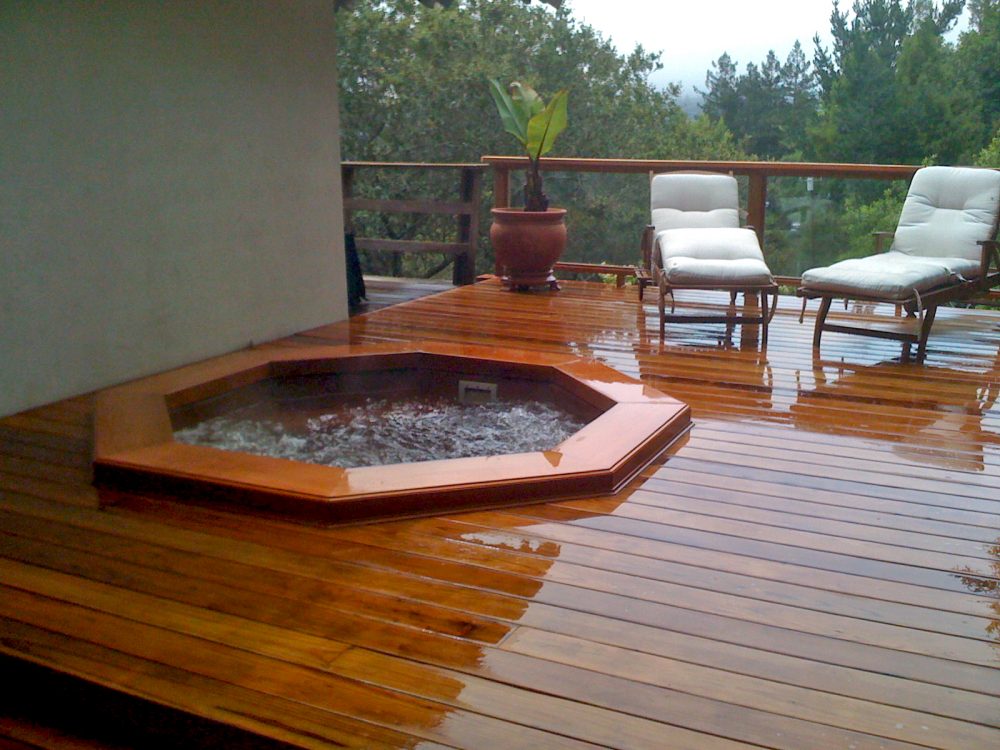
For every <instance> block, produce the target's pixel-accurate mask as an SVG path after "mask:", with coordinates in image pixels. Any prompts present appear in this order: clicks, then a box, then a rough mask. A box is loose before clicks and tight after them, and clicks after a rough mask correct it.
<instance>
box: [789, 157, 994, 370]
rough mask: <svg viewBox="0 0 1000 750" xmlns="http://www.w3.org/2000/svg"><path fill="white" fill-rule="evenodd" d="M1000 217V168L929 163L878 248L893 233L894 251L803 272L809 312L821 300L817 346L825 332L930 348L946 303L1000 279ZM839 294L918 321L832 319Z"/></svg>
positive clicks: (879, 239)
mask: <svg viewBox="0 0 1000 750" xmlns="http://www.w3.org/2000/svg"><path fill="white" fill-rule="evenodd" d="M998 221H1000V171H996V170H993V169H977V168H973V167H924V168H923V169H920V170H918V171H917V173H916V174H915V175H914V177H913V181H912V182H911V183H910V189H909V191H908V192H907V195H906V200H905V201H904V203H903V210H902V213H901V214H900V217H899V224H898V225H897V227H896V232H895V234H894V235H893V234H891V233H879V234H878V235H877V236H876V249H878V250H881V249H882V247H883V246H884V242H885V238H886V237H893V241H892V246H891V247H890V248H889V251H888V252H882V253H878V254H876V255H871V256H868V257H865V258H852V259H850V260H843V261H840V262H839V263H834V264H833V265H832V266H827V267H825V268H813V269H811V270H809V271H806V272H805V273H803V274H802V285H801V286H800V287H799V289H798V292H797V293H798V295H799V296H800V297H803V309H804V308H805V303H806V301H807V300H809V299H819V300H821V302H820V307H819V312H818V313H817V314H816V328H815V331H814V333H813V346H814V347H816V348H819V345H820V339H821V337H822V335H823V332H824V331H839V332H841V333H853V334H857V335H860V336H873V337H877V338H887V339H895V340H899V341H902V342H904V344H906V347H907V348H906V350H905V352H906V353H907V355H908V352H909V345H910V344H914V343H915V344H917V358H918V359H920V358H923V356H924V355H925V354H926V351H927V337H928V335H929V334H930V330H931V326H932V325H933V323H934V317H935V314H936V313H937V308H938V306H939V305H942V304H946V303H948V302H952V301H955V300H960V299H966V298H969V297H972V296H974V295H976V294H980V293H982V292H984V291H987V290H989V289H990V288H991V287H993V286H995V285H997V284H1000V253H998V251H997V243H996V241H995V239H994V238H995V237H996V234H997V222H998ZM834 299H844V301H845V305H846V301H847V300H849V299H853V300H864V301H871V302H887V303H892V304H894V305H896V306H897V308H898V307H902V308H903V309H905V310H906V312H907V315H908V317H909V318H914V319H915V320H913V322H912V323H911V324H910V325H908V326H905V327H904V329H903V330H899V326H897V327H896V328H890V329H886V328H879V327H863V326H855V325H846V324H843V323H830V322H829V321H828V320H827V314H828V313H829V312H830V304H831V302H832V301H833V300H834Z"/></svg>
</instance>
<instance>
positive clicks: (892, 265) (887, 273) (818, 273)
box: [802, 251, 980, 300]
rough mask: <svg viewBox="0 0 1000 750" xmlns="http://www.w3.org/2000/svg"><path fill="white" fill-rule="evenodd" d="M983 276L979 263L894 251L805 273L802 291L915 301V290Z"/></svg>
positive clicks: (923, 290)
mask: <svg viewBox="0 0 1000 750" xmlns="http://www.w3.org/2000/svg"><path fill="white" fill-rule="evenodd" d="M979 273H980V266H979V260H978V259H976V260H970V259H968V258H927V257H916V256H913V255H907V254H905V253H898V252H895V251H891V252H888V253H881V254H879V255H869V256H868V257H866V258H851V259H849V260H842V261H840V262H839V263H834V264H833V265H832V266H826V267H825V268H813V269H810V270H808V271H805V272H804V273H803V274H802V287H803V289H807V290H810V291H818V292H819V291H822V292H836V293H840V294H844V295H847V296H850V295H861V296H865V297H877V298H882V299H893V300H901V299H906V298H908V297H912V296H913V292H914V290H916V291H918V292H926V291H928V290H929V289H933V288H934V287H937V286H941V285H942V284H948V283H952V282H955V281H958V280H959V277H962V278H964V279H973V278H977V277H978V276H979Z"/></svg>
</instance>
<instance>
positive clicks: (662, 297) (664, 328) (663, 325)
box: [657, 285, 667, 340]
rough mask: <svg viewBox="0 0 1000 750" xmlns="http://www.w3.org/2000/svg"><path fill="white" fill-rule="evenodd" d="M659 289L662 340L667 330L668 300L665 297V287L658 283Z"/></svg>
mask: <svg viewBox="0 0 1000 750" xmlns="http://www.w3.org/2000/svg"><path fill="white" fill-rule="evenodd" d="M657 290H658V292H659V294H658V295H657V296H658V297H659V308H660V339H661V340H662V339H663V337H664V335H666V332H667V311H666V304H667V302H666V299H665V296H666V293H665V292H664V290H663V287H662V286H659V285H657Z"/></svg>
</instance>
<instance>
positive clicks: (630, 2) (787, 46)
mask: <svg viewBox="0 0 1000 750" xmlns="http://www.w3.org/2000/svg"><path fill="white" fill-rule="evenodd" d="M566 4H567V5H568V6H569V7H570V8H571V9H572V11H573V17H574V18H575V19H576V20H577V21H580V22H582V23H586V24H588V25H590V26H593V27H594V29H596V30H597V31H599V32H601V35H602V36H604V37H605V38H609V39H610V40H611V41H612V43H613V44H614V45H615V47H617V48H618V52H619V53H621V54H627V53H629V52H631V51H632V50H633V49H634V48H635V45H636V44H641V45H642V46H643V47H644V48H645V49H646V50H647V51H649V52H662V57H661V60H662V62H663V70H662V71H660V72H659V73H657V74H655V75H654V76H653V77H652V79H651V80H652V81H653V83H654V84H658V85H662V84H665V83H668V82H680V83H683V84H684V89H685V91H686V92H688V93H690V92H691V87H692V85H694V86H697V87H698V88H700V89H704V88H705V72H706V71H707V70H708V69H709V68H710V67H711V65H712V61H713V60H718V59H719V56H720V55H721V54H722V53H723V52H728V53H729V56H730V57H731V58H732V59H733V60H735V61H736V62H737V63H738V64H739V71H740V72H743V71H744V70H745V69H746V65H747V63H750V62H752V63H760V62H761V61H762V60H763V59H764V58H765V57H766V56H767V51H768V50H771V49H773V50H774V52H775V54H776V55H777V56H778V59H779V60H780V61H781V62H784V61H785V58H786V57H787V56H788V53H789V51H790V50H791V49H792V45H793V44H794V43H795V40H796V39H798V40H799V41H800V42H801V43H802V48H803V50H804V51H805V54H806V58H807V59H809V60H811V59H812V54H813V49H814V45H813V42H812V38H813V35H814V34H816V33H818V34H819V36H820V39H821V40H822V44H823V46H824V47H828V46H829V43H830V13H831V11H832V10H833V2H832V0H766V2H750V1H749V0H566ZM851 5H852V2H851V0H841V3H840V7H841V8H842V9H844V8H847V9H849V8H850V7H851ZM959 23H960V25H961V21H960V22H959Z"/></svg>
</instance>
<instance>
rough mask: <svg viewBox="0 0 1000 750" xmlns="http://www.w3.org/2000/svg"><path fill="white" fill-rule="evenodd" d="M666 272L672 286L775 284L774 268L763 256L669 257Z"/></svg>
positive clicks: (665, 266) (664, 268) (665, 265)
mask: <svg viewBox="0 0 1000 750" xmlns="http://www.w3.org/2000/svg"><path fill="white" fill-rule="evenodd" d="M663 272H664V274H665V275H666V277H667V281H668V282H669V283H670V285H671V286H678V287H683V286H704V287H731V286H748V287H750V286H768V285H770V284H773V283H774V277H773V276H772V275H771V270H770V269H769V268H768V267H767V264H766V263H765V262H764V261H763V260H762V259H757V258H737V259H735V260H718V259H713V258H685V257H675V258H668V259H667V260H666V261H665V263H664V265H663Z"/></svg>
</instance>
